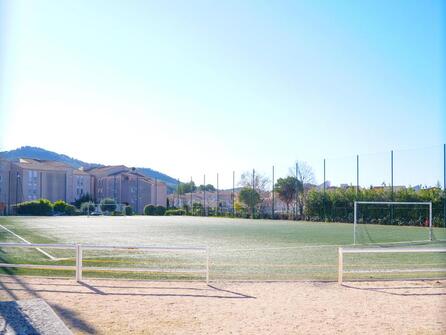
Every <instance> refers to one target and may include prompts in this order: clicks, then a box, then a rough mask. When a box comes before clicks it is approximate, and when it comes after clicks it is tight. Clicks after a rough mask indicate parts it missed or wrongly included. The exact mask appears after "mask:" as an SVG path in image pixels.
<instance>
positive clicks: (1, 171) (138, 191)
mask: <svg viewBox="0 0 446 335" xmlns="http://www.w3.org/2000/svg"><path fill="white" fill-rule="evenodd" d="M87 194H89V195H91V196H92V197H93V198H94V199H95V200H96V201H97V202H100V201H101V200H102V199H104V198H113V199H115V201H116V202H117V203H119V204H128V205H130V206H131V207H132V208H133V210H134V211H135V212H136V213H140V214H142V213H143V211H144V206H146V205H149V204H153V205H161V206H166V198H167V187H166V184H165V183H163V182H160V181H156V180H153V179H151V178H148V177H146V176H144V175H142V174H140V173H138V172H137V171H136V170H135V169H130V168H128V167H126V166H124V165H117V166H107V167H100V168H94V169H90V170H88V171H87V170H83V169H82V168H81V169H74V168H73V167H71V166H70V165H68V164H65V163H61V162H55V161H47V160H38V159H28V158H23V159H20V160H18V161H13V162H11V161H8V160H5V159H0V215H5V214H13V211H12V209H13V205H15V204H17V203H20V202H23V201H31V200H37V199H41V198H43V199H48V200H50V201H51V202H54V201H57V200H63V201H66V202H68V203H73V202H74V201H76V200H77V199H79V198H81V197H82V196H85V195H87Z"/></svg>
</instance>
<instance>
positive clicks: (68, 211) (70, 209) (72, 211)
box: [64, 204, 79, 215]
mask: <svg viewBox="0 0 446 335" xmlns="http://www.w3.org/2000/svg"><path fill="white" fill-rule="evenodd" d="M78 213H79V212H78V210H77V208H76V206H73V205H68V204H67V205H66V206H65V212H64V214H65V215H76V214H78Z"/></svg>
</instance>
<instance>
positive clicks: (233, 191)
mask: <svg viewBox="0 0 446 335" xmlns="http://www.w3.org/2000/svg"><path fill="white" fill-rule="evenodd" d="M232 215H233V216H235V171H232Z"/></svg>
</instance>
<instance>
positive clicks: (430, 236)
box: [353, 201, 433, 244]
mask: <svg viewBox="0 0 446 335" xmlns="http://www.w3.org/2000/svg"><path fill="white" fill-rule="evenodd" d="M360 204H369V205H390V206H393V205H424V206H428V207H429V241H432V238H433V233H432V202H430V201H426V202H415V201H414V202H412V201H355V202H354V206H353V244H356V225H357V224H358V205H360Z"/></svg>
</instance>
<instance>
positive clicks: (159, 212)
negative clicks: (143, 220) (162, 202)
mask: <svg viewBox="0 0 446 335" xmlns="http://www.w3.org/2000/svg"><path fill="white" fill-rule="evenodd" d="M165 212H166V207H163V206H154V205H146V206H145V207H144V215H156V216H163V215H164V213H165Z"/></svg>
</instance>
